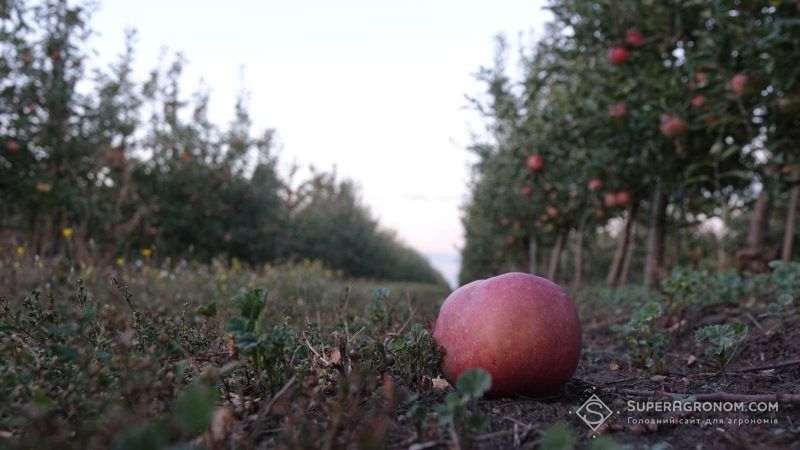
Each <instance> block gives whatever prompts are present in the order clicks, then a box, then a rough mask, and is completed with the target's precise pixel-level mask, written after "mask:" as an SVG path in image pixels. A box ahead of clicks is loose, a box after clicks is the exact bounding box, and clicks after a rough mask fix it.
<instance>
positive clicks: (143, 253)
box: [142, 248, 153, 256]
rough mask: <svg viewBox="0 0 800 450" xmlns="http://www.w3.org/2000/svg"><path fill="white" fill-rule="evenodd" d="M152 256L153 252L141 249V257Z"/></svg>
mask: <svg viewBox="0 0 800 450" xmlns="http://www.w3.org/2000/svg"><path fill="white" fill-rule="evenodd" d="M152 254H153V250H152V249H149V248H143V249H142V256H150V255H152Z"/></svg>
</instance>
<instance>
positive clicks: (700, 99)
mask: <svg viewBox="0 0 800 450" xmlns="http://www.w3.org/2000/svg"><path fill="white" fill-rule="evenodd" d="M705 101H706V96H705V95H703V94H697V95H695V96H694V97H692V106H694V107H695V108H699V107H701V106H703V103H705Z"/></svg>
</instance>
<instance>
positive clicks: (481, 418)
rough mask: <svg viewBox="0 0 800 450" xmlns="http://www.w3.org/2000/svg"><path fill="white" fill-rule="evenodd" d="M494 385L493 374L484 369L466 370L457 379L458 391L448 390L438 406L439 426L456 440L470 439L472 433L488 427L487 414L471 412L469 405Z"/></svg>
mask: <svg viewBox="0 0 800 450" xmlns="http://www.w3.org/2000/svg"><path fill="white" fill-rule="evenodd" d="M491 387H492V376H491V375H490V374H489V372H487V371H485V370H483V369H469V370H466V371H465V372H464V373H462V374H461V376H459V377H458V380H456V388H457V389H458V392H448V393H447V396H445V401H444V403H443V404H440V405H439V406H437V407H436V416H437V417H438V420H439V426H440V427H441V428H442V429H443V430H446V431H447V432H449V433H450V434H451V437H453V439H455V440H456V441H459V440H463V439H468V437H469V434H470V433H474V432H479V431H482V430H483V429H484V428H485V427H486V423H487V421H486V416H485V415H483V414H482V413H480V412H470V411H469V409H468V406H469V405H470V403H474V401H475V400H478V399H479V398H481V397H482V396H483V394H484V393H485V392H487V391H488V390H489V389H490V388H491Z"/></svg>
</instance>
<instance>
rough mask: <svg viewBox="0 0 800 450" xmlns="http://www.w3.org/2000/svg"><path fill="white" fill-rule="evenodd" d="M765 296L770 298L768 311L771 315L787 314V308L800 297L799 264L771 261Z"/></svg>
mask: <svg viewBox="0 0 800 450" xmlns="http://www.w3.org/2000/svg"><path fill="white" fill-rule="evenodd" d="M769 267H770V268H771V269H772V274H771V276H770V280H769V281H770V282H769V283H768V284H767V286H768V287H769V289H767V295H769V297H770V298H771V301H770V302H769V306H768V310H769V312H770V313H772V314H776V315H778V314H781V313H784V314H785V313H788V311H789V308H790V307H791V306H792V305H793V304H794V303H795V302H796V300H797V298H798V297H800V263H798V262H788V263H787V262H782V261H772V262H770V263H769Z"/></svg>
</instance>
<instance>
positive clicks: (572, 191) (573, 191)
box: [569, 189, 581, 198]
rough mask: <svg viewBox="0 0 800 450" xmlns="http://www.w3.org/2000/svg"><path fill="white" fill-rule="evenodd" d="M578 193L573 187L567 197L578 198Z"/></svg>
mask: <svg viewBox="0 0 800 450" xmlns="http://www.w3.org/2000/svg"><path fill="white" fill-rule="evenodd" d="M580 195H581V194H580V192H578V191H576V190H575V189H573V190H571V191H569V198H578V197H580Z"/></svg>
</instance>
